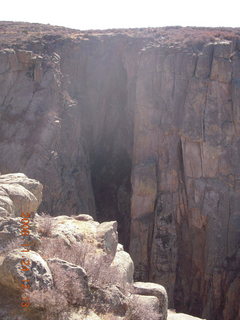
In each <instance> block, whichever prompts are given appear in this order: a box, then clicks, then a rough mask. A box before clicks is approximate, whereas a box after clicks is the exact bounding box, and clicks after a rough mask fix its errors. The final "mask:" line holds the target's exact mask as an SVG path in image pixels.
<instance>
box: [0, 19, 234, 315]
mask: <svg viewBox="0 0 240 320" xmlns="http://www.w3.org/2000/svg"><path fill="white" fill-rule="evenodd" d="M20 27H21V28H20ZM2 28H3V30H4V31H3V33H2V34H1V37H2V39H3V41H2V45H1V47H2V51H1V52H0V88H1V90H0V108H1V109H0V111H1V113H0V123H1V126H0V154H1V157H0V171H1V173H9V172H24V173H25V174H27V175H28V176H30V177H32V178H35V179H38V180H39V181H40V182H41V183H43V184H44V186H46V187H45V190H44V194H43V199H44V201H43V203H42V207H41V208H42V210H46V211H48V212H50V213H51V214H52V215H59V214H78V213H86V214H88V213H90V214H91V215H93V216H95V217H97V218H98V219H99V220H100V221H103V220H114V219H116V220H118V222H119V234H120V242H122V243H124V245H125V248H128V249H129V251H130V253H131V256H132V257H133V260H134V262H135V270H136V271H135V276H136V279H137V280H139V281H143V280H144V281H155V282H158V283H161V284H162V285H163V286H165V287H166V289H167V291H168V294H169V300H170V305H172V306H173V305H174V307H175V308H176V309H177V310H180V311H182V312H188V313H191V314H193V315H196V316H203V317H206V318H207V319H214V320H215V319H224V320H234V319H236V318H237V317H238V315H239V312H240V311H239V300H238V297H239V295H238V293H239V290H240V284H239V272H240V258H239V257H240V253H239V242H240V231H239V230H240V228H239V227H240V212H239V207H240V184H239V181H240V166H239V163H240V159H239V147H240V139H239V135H240V126H239V124H240V112H239V108H240V105H239V101H240V100H239V98H240V84H239V83H240V80H239V79H240V58H239V40H238V39H237V37H238V36H237V30H236V31H234V30H228V31H226V30H225V31H224V30H217V29H216V30H214V29H213V30H211V29H210V30H208V29H206V30H205V29H199V30H198V29H191V28H186V29H181V28H180V29H178V28H175V29H174V28H173V29H166V28H163V29H150V30H149V31H146V30H145V31H144V30H143V31H140V30H135V31H131V30H130V31H127V30H125V31H124V30H120V31H119V32H118V31H114V32H113V31H106V32H105V33H104V32H85V33H84V32H80V31H73V30H67V29H64V30H62V29H58V28H56V29H54V28H53V27H51V28H50V27H49V31H48V29H47V28H48V27H47V26H46V27H43V26H37V25H20V26H19V28H20V29H19V30H22V28H25V29H24V30H25V31H26V30H27V32H28V33H27V35H26V32H25V35H24V36H22V39H21V40H19V39H15V38H14V32H12V29H13V30H14V24H9V25H8V24H3V25H2ZM38 28H39V30H40V29H41V28H42V29H41V30H40V31H39V32H38ZM8 30H11V32H10V31H9V34H10V35H11V36H10V37H9V39H10V40H9V41H7V40H6V34H7V32H8ZM154 30H155V31H154ZM48 32H49V34H48ZM184 35H185V37H184ZM192 35H194V37H193V38H195V39H198V38H199V41H197V40H196V41H195V42H194V41H193V40H192V38H191V37H192ZM203 36H204V38H203ZM16 38H17V37H16ZM20 38H21V37H20ZM188 38H190V41H189V42H188V43H187V42H186V41H185V40H187V39H188ZM171 39H172V40H171ZM183 41H185V43H183Z"/></svg>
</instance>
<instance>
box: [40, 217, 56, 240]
mask: <svg viewBox="0 0 240 320" xmlns="http://www.w3.org/2000/svg"><path fill="white" fill-rule="evenodd" d="M40 216H41V218H40V219H39V220H38V224H39V227H38V232H39V233H40V235H41V236H43V237H50V236H51V232H52V228H53V222H52V217H51V216H50V215H49V214H47V213H44V212H42V213H41V214H40Z"/></svg>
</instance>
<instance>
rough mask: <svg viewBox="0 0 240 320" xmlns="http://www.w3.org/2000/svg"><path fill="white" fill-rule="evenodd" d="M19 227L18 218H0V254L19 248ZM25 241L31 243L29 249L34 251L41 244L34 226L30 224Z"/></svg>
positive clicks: (20, 241) (20, 240)
mask: <svg viewBox="0 0 240 320" xmlns="http://www.w3.org/2000/svg"><path fill="white" fill-rule="evenodd" d="M21 226H22V223H21V218H20V217H18V218H12V217H4V218H3V217H0V252H1V251H9V250H12V249H16V248H19V247H20V246H21V244H22V243H23V241H22V239H21V238H20V237H19V234H20V230H21ZM27 241H28V242H30V243H31V246H30V247H29V248H31V249H34V248H35V249H36V248H37V247H38V246H39V245H40V243H41V240H40V237H39V235H38V234H37V232H36V229H35V225H34V224H31V232H30V234H29V236H28V237H27V240H26V242H27Z"/></svg>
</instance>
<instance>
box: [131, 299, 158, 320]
mask: <svg viewBox="0 0 240 320" xmlns="http://www.w3.org/2000/svg"><path fill="white" fill-rule="evenodd" d="M125 320H161V318H160V315H159V313H158V312H156V311H154V310H152V309H151V308H150V307H149V308H146V306H143V305H142V303H141V301H140V299H139V298H138V297H137V296H136V295H131V296H130V297H129V302H128V310H127V314H126V316H125Z"/></svg>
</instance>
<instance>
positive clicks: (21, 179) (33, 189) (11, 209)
mask: <svg viewBox="0 0 240 320" xmlns="http://www.w3.org/2000/svg"><path fill="white" fill-rule="evenodd" d="M42 189H43V187H42V184H41V183H40V182H38V181H36V180H34V179H29V178H28V177H27V176H26V175H25V174H22V173H12V174H5V175H1V176H0V216H3V217H5V216H20V215H21V213H22V212H25V213H26V212H29V213H30V212H35V211H36V210H37V209H38V207H39V205H40V203H41V201H42Z"/></svg>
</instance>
